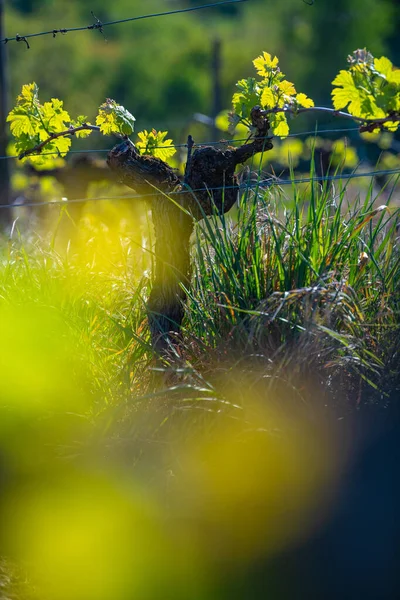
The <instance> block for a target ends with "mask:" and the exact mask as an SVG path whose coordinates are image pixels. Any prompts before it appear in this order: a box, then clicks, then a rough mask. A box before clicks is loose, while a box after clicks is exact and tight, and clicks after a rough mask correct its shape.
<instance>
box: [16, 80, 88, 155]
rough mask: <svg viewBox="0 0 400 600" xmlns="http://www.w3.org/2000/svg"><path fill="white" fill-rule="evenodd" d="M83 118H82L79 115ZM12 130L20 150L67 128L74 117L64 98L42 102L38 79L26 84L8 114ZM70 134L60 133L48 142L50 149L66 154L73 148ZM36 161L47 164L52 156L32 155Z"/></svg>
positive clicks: (17, 149) (58, 153)
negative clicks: (66, 106)
mask: <svg viewBox="0 0 400 600" xmlns="http://www.w3.org/2000/svg"><path fill="white" fill-rule="evenodd" d="M78 119H79V118H78ZM7 122H9V123H10V130H11V133H12V135H13V136H14V138H15V148H16V151H17V152H18V153H19V154H22V153H24V152H25V151H27V150H30V149H31V148H32V147H34V146H36V145H38V144H41V143H42V142H44V141H45V140H47V139H48V138H50V137H51V136H52V135H53V134H58V133H60V132H62V131H65V130H67V129H68V128H69V127H70V126H71V125H72V121H71V117H70V116H69V114H68V112H67V111H66V110H65V109H64V106H63V102H62V101H61V100H58V99H57V98H52V99H51V101H50V102H45V103H44V104H41V103H40V102H39V88H38V86H37V85H36V83H30V84H27V85H24V86H22V91H21V93H20V95H19V96H18V97H17V103H16V105H15V107H14V108H13V109H12V110H11V112H10V113H9V115H8V117H7ZM70 146H71V138H70V137H64V136H61V137H57V138H55V139H52V140H50V141H49V143H48V144H46V151H47V152H48V153H53V154H54V155H59V156H65V155H66V154H67V152H68V150H69V149H70ZM30 160H32V161H33V162H36V163H39V164H43V163H45V162H46V160H47V161H49V160H50V161H51V160H52V159H51V158H50V159H49V157H48V156H46V155H41V154H37V155H35V156H31V158H30Z"/></svg>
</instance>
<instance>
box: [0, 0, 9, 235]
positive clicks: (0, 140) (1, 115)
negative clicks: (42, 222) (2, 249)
mask: <svg viewBox="0 0 400 600" xmlns="http://www.w3.org/2000/svg"><path fill="white" fill-rule="evenodd" d="M3 37H4V0H0V39H1V38H3ZM7 90H8V77H7V48H6V45H5V44H0V156H6V150H7V142H8V136H7V131H6V116H7V95H8V94H7ZM9 203H10V171H9V163H8V160H0V204H1V205H2V204H9ZM9 222H10V215H9V211H8V210H2V211H0V226H2V227H5V226H7V225H8V224H9Z"/></svg>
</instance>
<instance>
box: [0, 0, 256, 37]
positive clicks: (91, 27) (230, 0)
mask: <svg viewBox="0 0 400 600" xmlns="http://www.w3.org/2000/svg"><path fill="white" fill-rule="evenodd" d="M242 2H247V0H222V1H221V2H212V3H211V4H203V6H192V7H189V8H180V9H176V10H169V11H166V12H160V13H152V14H148V15H141V16H138V17H129V18H127V19H118V20H116V21H108V22H107V23H102V22H101V21H100V20H99V19H97V18H96V17H95V16H94V15H93V17H94V18H95V19H96V22H95V23H94V24H92V25H87V26H86V27H71V28H69V29H67V28H64V29H51V30H49V31H40V32H38V33H28V34H26V35H19V34H17V35H16V36H14V37H6V38H3V39H2V40H0V43H5V44H7V43H8V42H13V41H16V42H25V43H26V45H27V47H28V48H29V44H28V42H27V40H28V39H29V38H34V37H40V36H43V35H52V36H53V38H55V37H56V35H57V34H58V33H61V34H66V33H70V32H72V31H88V30H95V29H98V30H99V31H102V30H103V28H104V27H108V26H109V25H119V24H120V23H129V22H131V21H140V20H143V19H152V18H154V17H166V16H169V15H177V14H180V13H187V12H193V11H196V10H203V9H205V8H215V7H218V6H223V5H224V4H239V3H242Z"/></svg>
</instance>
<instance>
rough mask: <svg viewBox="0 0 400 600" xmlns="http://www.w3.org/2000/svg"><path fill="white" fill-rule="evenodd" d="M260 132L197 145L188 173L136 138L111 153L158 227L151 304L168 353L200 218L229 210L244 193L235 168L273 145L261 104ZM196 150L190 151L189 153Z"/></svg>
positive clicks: (255, 120)
mask: <svg viewBox="0 0 400 600" xmlns="http://www.w3.org/2000/svg"><path fill="white" fill-rule="evenodd" d="M251 120H252V125H253V127H254V137H253V140H252V141H251V142H249V143H246V144H244V145H242V146H240V147H238V148H232V147H229V148H227V149H224V150H221V149H219V148H215V147H212V146H207V147H202V148H197V149H196V150H194V152H193V154H191V155H189V159H188V164H187V165H186V170H185V178H184V179H181V178H180V177H179V176H178V175H177V174H176V173H175V171H174V170H173V169H172V168H171V167H170V166H169V165H168V164H167V163H165V162H163V161H162V160H160V159H158V158H155V157H152V156H142V155H140V154H139V153H138V151H137V150H136V148H135V146H134V145H133V144H132V142H131V141H130V140H124V141H123V142H122V143H120V144H118V145H117V146H115V147H114V148H113V149H112V150H111V151H110V153H109V155H108V157H107V163H108V165H109V167H110V168H111V169H112V170H113V171H114V172H115V173H116V174H117V176H118V178H119V179H120V180H121V181H122V182H123V183H124V184H125V185H127V186H129V187H131V188H132V189H134V190H135V191H136V192H137V193H138V194H143V195H144V196H145V197H146V196H147V200H148V202H149V205H150V207H151V211H152V218H153V223H154V230H155V239H156V243H155V255H156V266H155V274H154V284H153V287H152V290H151V293H150V297H149V300H148V303H147V313H148V320H149V325H150V331H151V337H152V344H153V347H154V348H155V349H156V350H157V351H158V352H160V353H162V352H165V351H166V350H167V349H168V347H169V345H170V343H171V334H174V335H176V334H179V332H180V327H181V324H182V320H183V315H184V302H185V300H186V292H185V291H184V288H188V287H189V285H190V276H191V265H190V236H191V234H192V231H193V227H194V223H195V222H196V221H199V220H200V219H202V218H204V217H207V216H210V215H211V214H213V213H214V212H215V211H217V213H218V214H223V213H226V212H228V211H229V210H230V209H231V208H232V206H233V205H234V203H235V202H236V201H237V199H238V196H239V183H238V179H237V176H236V175H235V169H236V167H237V166H238V165H240V164H243V163H244V162H246V161H247V160H248V159H249V158H251V157H252V156H254V154H257V153H259V152H263V151H267V150H270V149H271V148H272V142H271V140H270V139H269V138H268V137H267V136H268V130H269V121H268V117H267V116H266V115H265V113H264V112H263V111H262V110H261V108H260V107H259V106H255V107H254V108H253V110H252V112H251ZM189 154H190V153H189Z"/></svg>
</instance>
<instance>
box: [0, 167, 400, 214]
mask: <svg viewBox="0 0 400 600" xmlns="http://www.w3.org/2000/svg"><path fill="white" fill-rule="evenodd" d="M383 175H400V169H382V170H376V171H369V172H367V173H348V174H342V175H325V176H321V177H304V178H298V179H282V180H280V179H279V178H276V177H271V178H269V179H264V180H261V181H258V182H254V183H249V184H247V185H246V188H245V189H258V188H271V187H274V186H279V187H280V186H283V185H293V184H301V183H318V182H323V181H339V180H342V179H347V180H350V179H356V178H360V177H379V176H383ZM236 187H237V186H220V187H215V188H208V189H207V190H205V189H204V188H199V189H188V190H180V191H178V192H170V193H169V194H164V193H163V192H158V193H156V192H155V193H153V194H130V195H129V196H128V195H126V196H99V197H98V198H76V199H71V200H55V201H51V200H50V201H43V202H27V203H25V202H21V203H20V204H0V209H1V208H19V207H38V206H49V205H51V206H57V205H60V204H61V205H63V206H66V205H68V204H78V203H84V202H98V201H104V200H112V201H115V200H142V199H148V198H155V197H157V196H160V195H165V196H179V195H181V194H190V193H193V194H195V193H196V192H205V191H208V192H216V191H221V190H230V189H235V188H236Z"/></svg>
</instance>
